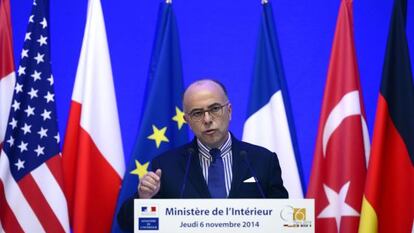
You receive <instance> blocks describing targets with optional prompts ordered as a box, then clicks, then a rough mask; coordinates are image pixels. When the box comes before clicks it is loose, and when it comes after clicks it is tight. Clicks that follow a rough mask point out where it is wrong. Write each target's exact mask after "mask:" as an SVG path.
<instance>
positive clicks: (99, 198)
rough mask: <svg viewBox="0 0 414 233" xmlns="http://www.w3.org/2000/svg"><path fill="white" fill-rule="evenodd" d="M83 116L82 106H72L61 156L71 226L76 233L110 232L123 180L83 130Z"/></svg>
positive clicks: (73, 103) (75, 104) (76, 104)
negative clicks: (81, 121)
mask: <svg viewBox="0 0 414 233" xmlns="http://www.w3.org/2000/svg"><path fill="white" fill-rule="evenodd" d="M80 114H81V105H80V104H78V103H75V102H72V104H71V110H70V118H69V122H68V128H67V132H66V138H65V144H64V148H63V156H62V158H63V164H64V166H63V172H64V180H65V191H67V200H68V201H69V212H70V214H71V217H70V219H71V225H72V228H73V231H74V232H105V231H107V230H108V229H110V228H111V224H112V217H113V214H114V210H115V205H116V200H117V196H118V191H119V188H120V186H121V178H120V177H119V176H118V174H117V173H116V172H115V170H114V169H113V168H112V166H111V165H110V164H109V163H108V161H107V160H106V159H105V158H104V157H103V155H102V154H101V152H100V151H99V149H98V148H97V146H96V145H95V143H94V142H93V139H92V138H91V137H90V135H89V134H88V133H87V132H86V131H84V130H83V129H82V128H81V127H80V125H79V119H80ZM120 156H121V155H120ZM97 222H99V224H91V223H97Z"/></svg>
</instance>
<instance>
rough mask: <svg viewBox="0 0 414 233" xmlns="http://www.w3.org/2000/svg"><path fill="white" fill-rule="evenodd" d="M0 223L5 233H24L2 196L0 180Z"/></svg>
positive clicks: (4, 197)
mask: <svg viewBox="0 0 414 233" xmlns="http://www.w3.org/2000/svg"><path fill="white" fill-rule="evenodd" d="M0 207H1V208H0V222H1V227H2V228H3V230H4V231H5V232H13V233H19V232H24V231H23V229H22V228H21V227H20V224H19V222H18V221H17V218H16V216H15V215H14V213H13V211H12V210H11V208H10V206H9V203H7V200H6V196H5V194H4V186H3V182H2V181H1V180H0Z"/></svg>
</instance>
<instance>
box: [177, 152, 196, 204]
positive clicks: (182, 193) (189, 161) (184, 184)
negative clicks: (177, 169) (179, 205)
mask: <svg viewBox="0 0 414 233" xmlns="http://www.w3.org/2000/svg"><path fill="white" fill-rule="evenodd" d="M194 153H195V151H194V149H193V148H188V149H187V153H186V154H187V163H186V166H185V173H184V177H183V184H182V185H181V192H180V198H183V195H184V190H185V186H186V184H187V180H188V172H189V171H190V164H191V158H192V157H193V154H194Z"/></svg>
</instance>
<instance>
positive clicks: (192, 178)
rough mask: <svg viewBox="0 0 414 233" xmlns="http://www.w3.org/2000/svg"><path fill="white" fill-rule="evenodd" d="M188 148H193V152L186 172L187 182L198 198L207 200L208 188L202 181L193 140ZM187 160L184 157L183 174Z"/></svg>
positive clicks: (195, 144) (195, 145)
mask: <svg viewBox="0 0 414 233" xmlns="http://www.w3.org/2000/svg"><path fill="white" fill-rule="evenodd" d="M190 146H191V147H193V149H194V151H195V152H194V154H193V155H192V157H191V162H190V168H189V172H188V181H189V183H191V185H192V186H193V187H194V189H195V190H196V191H197V192H198V195H199V197H200V198H209V197H210V192H209V191H208V187H207V184H206V181H205V179H204V176H203V172H202V170H201V166H200V159H199V155H198V147H197V141H196V139H194V140H193V142H192V143H191V144H190ZM187 156H188V155H187ZM187 159H188V157H186V159H185V162H184V163H183V169H184V172H185V169H186V165H187V164H186V163H187ZM187 185H189V184H187Z"/></svg>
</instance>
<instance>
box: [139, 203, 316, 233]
mask: <svg viewBox="0 0 414 233" xmlns="http://www.w3.org/2000/svg"><path fill="white" fill-rule="evenodd" d="M314 206H315V203H314V200H313V199H136V200H135V203H134V232H135V233H142V232H146V233H151V232H157V233H172V232H173V233H181V232H183V233H184V232H185V233H251V232H256V233H272V232H275V233H276V232H277V233H295V232H298V233H299V232H300V233H313V232H315V216H314V212H315V210H314Z"/></svg>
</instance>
